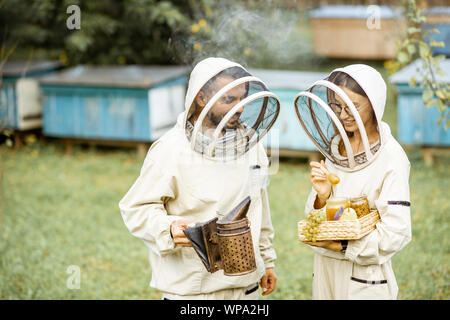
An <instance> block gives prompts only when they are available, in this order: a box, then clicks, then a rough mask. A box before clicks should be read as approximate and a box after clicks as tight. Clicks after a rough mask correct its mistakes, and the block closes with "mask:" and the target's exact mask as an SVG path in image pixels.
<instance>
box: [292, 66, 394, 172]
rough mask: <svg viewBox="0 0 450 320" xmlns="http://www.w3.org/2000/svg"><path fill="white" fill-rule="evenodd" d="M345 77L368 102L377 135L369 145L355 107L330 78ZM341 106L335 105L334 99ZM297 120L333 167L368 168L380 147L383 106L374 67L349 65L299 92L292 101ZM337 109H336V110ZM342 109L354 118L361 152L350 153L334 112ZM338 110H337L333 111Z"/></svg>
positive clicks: (383, 86)
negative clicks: (353, 83) (341, 102)
mask: <svg viewBox="0 0 450 320" xmlns="http://www.w3.org/2000/svg"><path fill="white" fill-rule="evenodd" d="M338 71H340V72H343V73H345V74H347V75H349V76H350V77H351V78H352V79H353V80H354V81H356V83H357V84H358V85H359V86H360V87H361V89H362V90H363V91H364V93H365V95H366V96H367V98H368V99H369V101H370V105H369V106H367V107H372V109H373V111H374V114H375V118H376V122H377V127H378V132H379V137H380V138H379V140H378V141H376V142H375V143H372V145H369V139H368V137H367V134H366V128H365V126H364V124H363V121H362V120H361V117H360V115H359V112H358V107H355V105H354V103H353V102H352V101H351V99H350V98H349V96H348V95H347V94H345V92H344V91H343V90H342V89H341V88H340V87H339V86H338V85H336V84H335V83H333V82H332V81H334V80H333V79H334V77H333V75H335V73H336V72H338ZM336 97H340V100H341V101H343V102H344V103H343V104H342V105H340V104H337V103H336V101H337V98H336ZM294 103H295V110H296V114H297V118H298V120H299V121H300V124H301V126H302V128H303V129H304V130H305V132H306V134H307V135H308V137H309V138H310V139H311V140H312V142H313V143H314V144H315V145H316V146H317V148H318V149H319V151H320V152H321V153H322V154H323V155H324V156H325V157H326V158H328V159H329V160H330V161H331V162H332V163H333V164H334V165H335V166H337V167H339V168H340V169H341V170H344V171H356V170H360V169H362V168H364V167H365V166H367V165H369V164H370V163H371V162H372V161H373V160H374V159H375V157H376V155H377V154H378V153H379V151H380V150H381V147H382V146H383V143H384V141H383V137H382V132H381V130H382V125H381V123H382V117H383V113H384V108H385V104H386V83H385V82H384V80H383V78H382V76H381V74H380V73H379V72H378V71H377V70H375V69H374V68H372V67H370V66H368V65H364V64H354V65H349V66H347V67H344V68H338V69H335V70H333V71H332V72H331V73H330V74H329V75H328V77H327V78H326V79H324V80H319V81H316V82H315V83H313V84H312V85H311V87H310V88H309V89H308V90H307V91H303V92H300V93H299V94H298V95H297V96H296V98H295V100H294ZM336 106H337V107H336ZM342 108H345V111H346V112H347V114H348V115H349V116H350V117H353V118H354V121H355V122H356V125H357V127H358V130H359V133H360V135H361V139H362V144H363V147H364V151H363V152H360V153H358V154H354V153H353V150H352V148H351V145H350V141H349V138H348V133H347V132H346V131H345V129H344V126H343V123H342V122H341V121H340V119H339V117H338V113H337V112H339V113H340V112H342ZM336 109H338V110H339V111H336ZM340 144H343V147H344V148H345V151H346V156H343V155H341V153H340V152H339V145H340Z"/></svg>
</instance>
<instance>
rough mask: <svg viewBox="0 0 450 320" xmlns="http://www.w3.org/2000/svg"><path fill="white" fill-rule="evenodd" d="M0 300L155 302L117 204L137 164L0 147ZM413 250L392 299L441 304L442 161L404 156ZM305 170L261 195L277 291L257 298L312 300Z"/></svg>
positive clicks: (35, 147) (288, 172) (287, 173)
mask: <svg viewBox="0 0 450 320" xmlns="http://www.w3.org/2000/svg"><path fill="white" fill-rule="evenodd" d="M0 155H1V160H2V161H1V165H2V166H1V170H2V178H3V179H2V185H1V186H2V189H1V198H0V200H1V199H2V200H3V201H2V202H1V205H2V206H1V208H2V209H3V210H2V211H1V212H0V299H158V298H159V297H160V293H159V292H157V291H156V290H154V289H152V288H150V287H149V286H148V283H149V281H150V275H151V270H150V267H149V262H148V259H147V254H148V253H147V249H146V247H145V245H144V244H143V243H142V242H141V241H140V240H139V239H136V238H134V237H133V236H131V235H130V234H129V232H128V230H127V229H126V227H125V225H124V224H123V221H122V218H121V215H120V212H119V209H118V206H117V204H118V202H119V200H120V199H121V197H122V196H123V195H124V194H125V193H126V192H127V190H128V189H129V187H130V186H131V184H132V183H133V182H134V180H135V179H136V177H137V175H138V174H139V170H140V167H141V165H142V161H143V158H139V157H138V156H136V154H135V152H134V151H129V150H126V149H97V150H95V149H94V150H89V149H87V150H86V149H82V148H80V147H76V148H75V149H74V153H73V154H72V155H70V156H69V155H64V152H63V147H62V145H60V144H58V143H57V142H52V143H41V142H35V143H33V144H30V145H28V146H26V147H24V148H22V149H21V150H19V151H13V150H11V149H8V148H7V147H6V146H4V145H2V146H0ZM408 156H409V158H410V161H411V163H412V170H411V180H410V184H411V202H412V207H411V214H412V226H413V240H412V242H411V243H410V244H409V245H408V246H407V247H406V248H405V249H404V250H403V251H402V252H400V253H399V254H398V255H396V256H395V257H394V259H393V265H394V270H395V273H396V275H397V280H398V284H399V287H400V292H399V298H400V299H448V298H449V297H450V296H449V265H450V264H449V238H448V218H447V213H448V210H449V206H450V200H449V198H448V190H449V188H450V186H449V180H450V179H449V174H448V172H449V170H450V162H449V161H448V160H449V159H448V157H444V156H441V157H439V158H438V159H437V163H436V165H435V166H434V167H432V168H426V167H425V166H424V163H423V160H422V158H421V153H420V150H417V149H412V150H409V151H408ZM308 172H309V171H308V166H307V163H306V162H302V161H299V160H296V161H294V160H284V161H282V162H281V164H280V168H279V171H278V173H277V174H275V175H273V176H271V180H270V186H269V195H270V206H271V213H272V220H273V225H274V228H275V241H274V246H275V248H276V250H277V254H278V262H277V264H276V272H277V274H278V283H277V284H278V285H277V289H276V291H275V292H274V293H273V294H271V295H269V296H268V297H264V299H310V298H311V275H312V265H313V261H312V255H313V254H312V250H311V249H309V248H308V247H306V246H305V245H302V244H301V243H300V242H299V241H298V240H297V229H296V225H297V221H298V220H299V219H301V218H302V213H303V207H304V203H305V200H306V197H307V194H308V192H309V190H310V183H309V179H308ZM72 265H75V266H78V267H79V268H80V272H81V273H80V274H81V283H80V285H81V286H80V289H68V287H67V281H68V279H70V277H71V274H68V273H67V269H68V268H69V266H72Z"/></svg>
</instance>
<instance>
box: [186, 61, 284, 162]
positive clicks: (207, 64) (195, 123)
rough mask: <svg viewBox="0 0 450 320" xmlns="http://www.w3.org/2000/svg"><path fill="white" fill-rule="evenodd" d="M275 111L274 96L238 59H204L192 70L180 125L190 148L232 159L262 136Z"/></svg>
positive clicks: (275, 116) (214, 156) (207, 154)
mask: <svg viewBox="0 0 450 320" xmlns="http://www.w3.org/2000/svg"><path fill="white" fill-rule="evenodd" d="M279 111H280V101H279V99H278V98H277V96H276V95H275V94H274V93H272V92H270V91H269V90H268V89H267V86H266V85H265V84H264V82H263V81H261V80H260V79H258V78H257V77H253V76H252V75H251V74H250V73H249V72H248V71H247V70H246V69H245V68H244V67H242V66H241V65H240V64H238V63H235V62H232V61H229V60H227V59H224V58H207V59H204V60H202V61H200V62H199V63H198V64H197V65H196V66H195V67H194V69H193V70H192V72H191V75H190V78H189V84H188V89H187V93H186V100H185V113H184V119H183V127H184V130H185V133H186V136H187V138H188V140H189V143H190V145H191V149H192V150H194V151H196V152H199V153H201V154H202V155H203V156H205V157H209V158H218V159H219V158H220V159H224V160H228V159H236V158H237V157H239V156H241V155H243V154H245V153H246V152H248V151H249V150H250V149H251V148H252V147H253V146H254V145H255V144H256V143H257V142H258V141H259V140H261V138H262V137H263V136H264V135H265V134H266V133H267V132H268V131H269V129H270V128H271V127H272V125H273V124H274V122H275V121H276V119H277V117H278V114H279Z"/></svg>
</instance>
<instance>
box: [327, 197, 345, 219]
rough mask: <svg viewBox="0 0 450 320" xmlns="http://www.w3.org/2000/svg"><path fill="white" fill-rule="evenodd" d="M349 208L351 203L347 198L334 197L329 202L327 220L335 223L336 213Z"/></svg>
mask: <svg viewBox="0 0 450 320" xmlns="http://www.w3.org/2000/svg"><path fill="white" fill-rule="evenodd" d="M348 207H349V201H348V199H347V198H344V197H334V198H330V199H328V200H327V206H326V213H327V220H328V221H333V220H334V215H335V214H336V212H337V211H338V210H339V209H341V208H343V209H346V208H348Z"/></svg>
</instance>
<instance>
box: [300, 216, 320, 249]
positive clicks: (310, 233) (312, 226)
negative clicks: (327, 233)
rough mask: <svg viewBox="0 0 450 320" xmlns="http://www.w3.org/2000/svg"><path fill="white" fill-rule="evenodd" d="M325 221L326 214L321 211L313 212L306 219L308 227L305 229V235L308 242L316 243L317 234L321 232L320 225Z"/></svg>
mask: <svg viewBox="0 0 450 320" xmlns="http://www.w3.org/2000/svg"><path fill="white" fill-rule="evenodd" d="M324 220H325V213H324V212H323V211H320V210H312V211H311V212H310V213H309V215H308V217H307V218H306V226H305V227H303V230H302V231H303V235H304V236H305V237H306V240H307V241H312V242H316V234H317V233H318V232H319V224H320V223H321V222H322V221H324Z"/></svg>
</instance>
